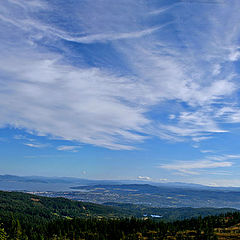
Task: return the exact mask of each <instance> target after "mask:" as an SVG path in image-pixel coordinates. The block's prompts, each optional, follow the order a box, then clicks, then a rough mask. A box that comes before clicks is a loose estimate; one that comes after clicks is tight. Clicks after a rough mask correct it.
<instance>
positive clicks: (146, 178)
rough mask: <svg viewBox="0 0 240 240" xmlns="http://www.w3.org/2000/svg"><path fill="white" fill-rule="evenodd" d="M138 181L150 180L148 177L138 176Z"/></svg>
mask: <svg viewBox="0 0 240 240" xmlns="http://www.w3.org/2000/svg"><path fill="white" fill-rule="evenodd" d="M138 179H140V180H146V181H150V180H151V178H150V177H148V176H138Z"/></svg>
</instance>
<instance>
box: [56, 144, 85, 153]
mask: <svg viewBox="0 0 240 240" xmlns="http://www.w3.org/2000/svg"><path fill="white" fill-rule="evenodd" d="M79 148H81V147H80V146H69V145H62V146H58V147H57V150H59V151H73V152H77V151H78V150H79Z"/></svg>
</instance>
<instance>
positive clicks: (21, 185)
mask: <svg viewBox="0 0 240 240" xmlns="http://www.w3.org/2000/svg"><path fill="white" fill-rule="evenodd" d="M99 184H104V185H114V184H115V185H116V184H118V185H119V184H149V185H153V186H159V187H167V188H183V189H215V190H231V191H233V190H234V191H240V188H234V187H209V186H204V185H200V184H193V183H182V182H166V183H158V182H151V181H144V180H90V179H83V178H73V177H41V176H15V175H0V190H11V191H14V190H17V191H54V190H55V191H66V190H71V189H72V187H76V186H79V185H80V186H92V185H99Z"/></svg>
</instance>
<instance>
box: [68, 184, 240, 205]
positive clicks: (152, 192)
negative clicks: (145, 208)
mask: <svg viewBox="0 0 240 240" xmlns="http://www.w3.org/2000/svg"><path fill="white" fill-rule="evenodd" d="M72 189H78V190H81V189H82V190H87V191H89V192H88V193H85V195H87V196H88V197H89V199H90V196H94V198H93V197H92V199H95V200H96V202H100V203H103V201H102V202H101V199H104V201H105V202H122V203H135V204H143V205H151V206H154V207H195V208H196V207H197V208H199V207H218V208H223V207H230V208H238V209H240V191H237V190H236V189H235V190H232V189H229V190H226V189H219V188H209V189H201V188H200V189H192V188H178V187H165V186H164V187H163V186H153V185H149V184H120V185H102V184H98V185H94V186H78V187H73V188H72ZM100 196H101V198H100ZM112 196H114V197H116V196H117V198H118V199H117V201H116V200H114V197H112Z"/></svg>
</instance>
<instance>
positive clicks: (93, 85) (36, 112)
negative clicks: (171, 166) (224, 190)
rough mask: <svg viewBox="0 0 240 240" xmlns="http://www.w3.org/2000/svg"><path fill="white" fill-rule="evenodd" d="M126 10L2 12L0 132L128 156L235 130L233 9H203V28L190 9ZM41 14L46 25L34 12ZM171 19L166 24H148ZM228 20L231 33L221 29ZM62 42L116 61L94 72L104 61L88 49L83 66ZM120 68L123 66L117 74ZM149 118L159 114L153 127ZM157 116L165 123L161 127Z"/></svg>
mask: <svg viewBox="0 0 240 240" xmlns="http://www.w3.org/2000/svg"><path fill="white" fill-rule="evenodd" d="M126 2H128V4H127V5H126V4H123V3H116V5H114V6H112V4H109V1H108V0H103V1H101V4H96V3H94V4H93V3H92V2H91V1H85V3H84V4H83V5H81V4H82V3H80V2H79V3H71V4H68V5H67V6H66V7H68V8H70V10H71V11H69V9H68V10H66V14H61V16H59V15H56V13H57V12H58V10H59V9H58V8H59V6H58V5H56V4H54V2H48V3H46V2H45V1H40V0H39V1H29V2H28V3H26V4H25V2H24V1H15V0H8V1H5V2H4V3H2V4H1V6H0V34H1V36H3V37H2V38H1V40H0V49H1V57H0V86H1V89H3V90H2V91H1V92H0V106H1V107H0V115H1V119H0V125H1V126H2V127H4V126H7V125H11V126H14V127H17V128H24V129H27V130H31V131H33V132H35V134H40V135H46V136H51V137H55V138H61V139H65V140H74V141H78V142H82V143H87V144H93V145H97V146H102V147H107V148H111V149H126V150H130V149H133V148H134V146H133V145H134V144H135V143H139V142H143V141H144V140H145V139H147V138H148V137H150V136H153V135H155V136H158V137H160V138H163V139H168V140H171V141H182V140H184V139H186V138H191V139H192V140H193V141H196V142H199V141H201V140H207V139H208V138H211V137H212V136H213V135H215V134H218V133H226V132H229V131H230V130H229V129H225V127H223V126H222V125H221V124H220V123H221V122H228V123H238V122H240V114H239V112H240V111H239V106H238V103H237V102H236V100H235V99H234V98H233V96H234V94H236V92H237V91H238V89H239V84H238V81H237V76H238V74H237V71H236V70H235V69H234V64H235V63H236V61H238V60H239V43H238V38H239V35H240V31H239V29H238V27H236V26H238V24H237V23H238V22H239V21H240V17H239V14H238V12H237V11H234V9H238V7H239V2H238V1H233V4H227V3H226V4H224V5H216V6H215V5H213V6H212V7H209V8H207V9H206V8H204V9H202V11H199V14H200V15H201V19H202V20H201V21H199V17H198V16H197V15H196V17H195V16H192V18H189V16H188V13H189V11H192V9H190V4H187V5H184V3H181V4H177V5H174V6H173V5H168V6H164V7H160V8H158V9H156V10H153V8H152V7H151V8H149V7H148V6H147V4H146V5H145V4H144V3H142V4H140V3H139V2H138V1H130V2H129V1H126ZM126 6H127V7H126ZM60 7H62V11H63V12H64V11H65V8H64V6H60ZM201 7H203V6H202V4H201V6H199V8H201ZM19 8H20V9H21V11H20V10H19ZM43 8H44V10H45V11H46V18H45V17H41V16H40V12H38V11H41V9H43ZM76 9H77V11H76ZM170 10H171V22H170V23H169V22H168V21H166V20H164V21H160V20H159V22H158V20H156V19H155V20H154V21H153V22H151V20H152V19H151V18H155V17H156V15H157V14H161V16H162V15H164V14H165V13H166V12H168V11H170ZM185 10H186V11H185ZM69 12H71V13H72V14H71V16H69V15H68V13H69ZM213 12H214V14H213ZM33 13H34V14H33ZM122 13H124V14H122ZM54 14H55V15H54ZM51 16H54V17H52V18H51ZM66 16H67V18H65V17H66ZM179 16H180V17H179ZM53 18H55V19H56V20H58V21H52V20H51V19H53ZM226 18H228V19H229V22H230V23H231V24H225V22H224V19H226ZM86 19H87V21H86ZM159 19H160V18H159ZM172 19H173V20H172ZM202 21H203V22H202ZM153 23H154V24H153ZM203 25H204V26H207V27H205V28H203V27H202V26H203ZM154 26H157V27H154ZM170 26H171V27H170ZM173 29H175V30H174V31H173ZM162 31H164V34H162ZM171 36H173V37H171ZM14 39H18V41H17V42H16V41H15V40H14ZM176 39H177V40H178V41H176ZM62 40H67V41H74V42H75V43H81V44H84V46H85V45H86V46H87V47H89V46H91V45H92V44H93V43H94V44H99V43H100V44H103V45H104V47H106V49H107V50H108V51H109V52H110V51H111V54H112V55H114V54H115V55H114V57H113V59H115V58H119V59H118V60H116V63H111V64H112V65H111V67H108V66H106V65H104V64H98V63H99V62H101V61H103V59H104V56H102V55H101V56H97V55H95V50H89V51H90V52H91V51H93V52H91V54H90V55H91V57H92V56H94V57H95V60H94V61H93V63H92V64H90V63H89V62H91V61H90V60H89V56H88V57H86V56H85V55H84V51H79V49H78V48H76V49H73V48H72V46H70V47H69V45H67V44H66V43H63V41H62ZM116 40H124V41H116ZM68 44H69V43H68ZM103 45H102V46H103ZM86 46H85V47H86ZM78 47H79V48H80V49H81V47H82V45H81V46H80V45H79V46H78ZM66 49H67V50H66ZM83 49H86V48H83ZM88 49H90V48H88ZM93 49H95V48H93ZM81 50H82V49H81ZM107 50H106V52H107ZM74 51H75V52H74ZM87 51H88V50H87ZM87 51H86V52H87ZM69 52H71V53H73V52H74V54H73V55H74V56H77V61H75V60H74V59H73V58H71V55H68V53H69ZM86 55H87V54H86ZM79 59H80V60H79ZM78 60H79V61H78ZM104 61H105V60H104ZM108 61H111V60H108ZM101 63H102V62H101ZM121 65H124V66H127V67H125V68H124V69H121V70H122V71H121V70H119V66H121ZM116 69H117V70H116ZM126 72H127V73H126ZM168 104H171V105H172V106H173V107H172V108H171V109H173V110H174V111H172V112H171V111H170V110H169V109H168V107H167V106H168ZM233 106H234V107H233ZM154 109H157V110H158V111H157V112H160V114H159V116H157V117H154V118H152V117H151V114H149V113H151V111H154ZM162 116H169V118H168V119H166V120H164V121H162V120H161V117H162ZM209 164H210V163H209Z"/></svg>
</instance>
